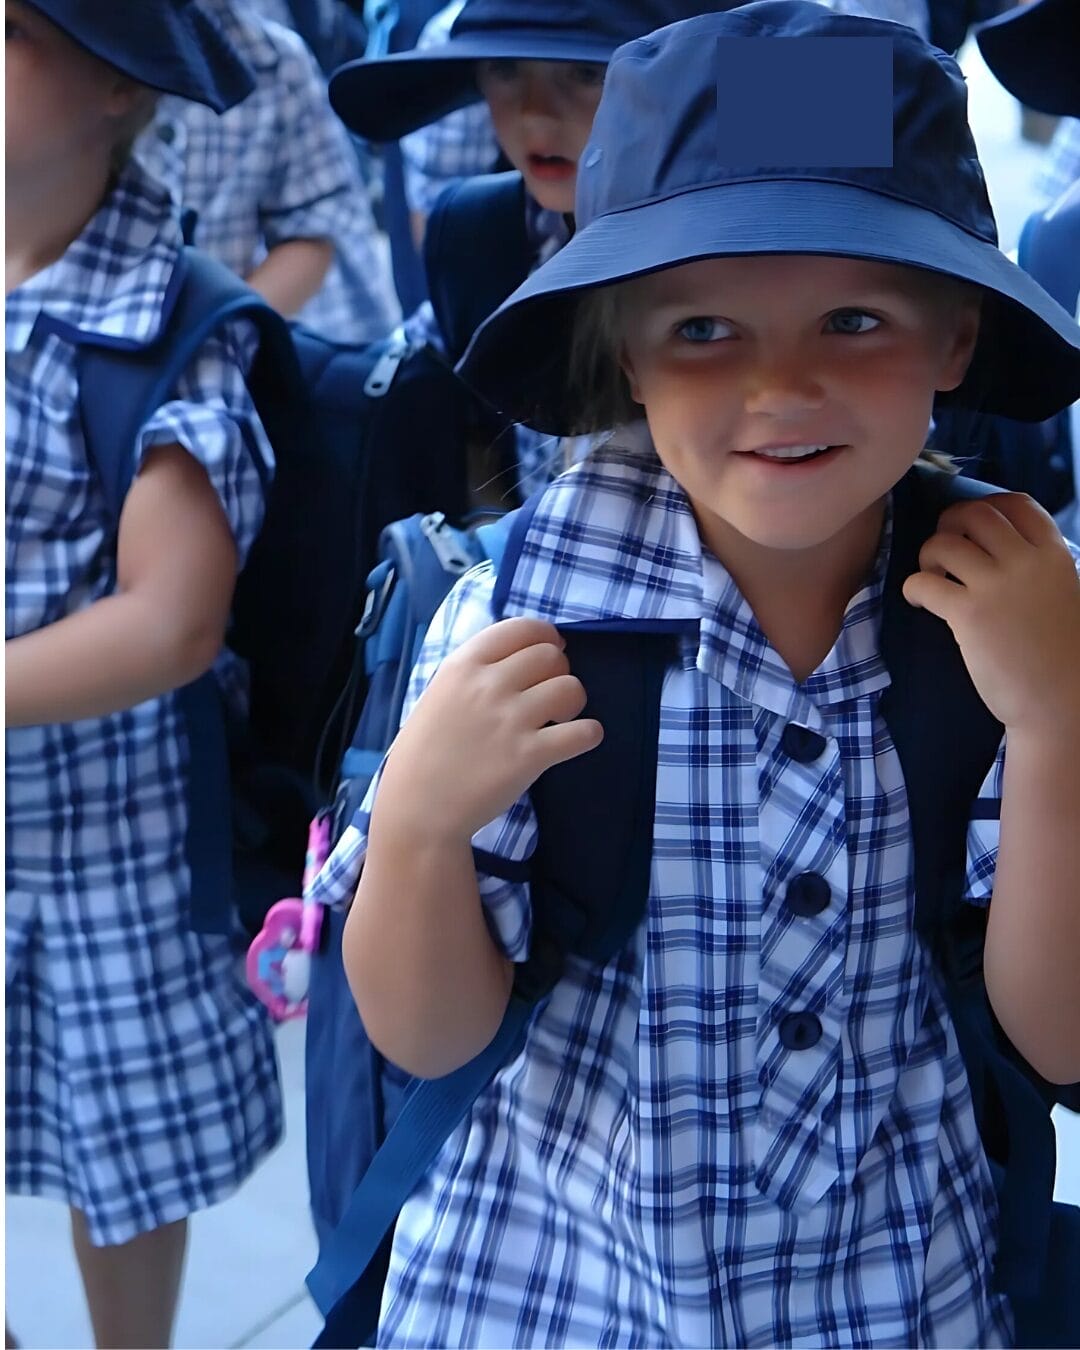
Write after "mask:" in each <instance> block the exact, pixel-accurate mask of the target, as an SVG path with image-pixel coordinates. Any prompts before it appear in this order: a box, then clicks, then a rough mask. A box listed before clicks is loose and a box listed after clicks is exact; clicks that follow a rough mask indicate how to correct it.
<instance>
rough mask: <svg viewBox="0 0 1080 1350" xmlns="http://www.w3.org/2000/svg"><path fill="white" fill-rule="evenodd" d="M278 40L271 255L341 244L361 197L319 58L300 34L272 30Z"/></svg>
mask: <svg viewBox="0 0 1080 1350" xmlns="http://www.w3.org/2000/svg"><path fill="white" fill-rule="evenodd" d="M274 35H275V40H276V42H277V45H278V46H279V49H280V57H281V59H280V62H279V65H278V99H277V116H278V145H279V147H280V155H279V159H278V163H277V166H276V172H275V174H274V176H273V178H272V180H271V182H270V183H269V185H268V187H267V190H266V192H265V194H264V196H263V198H262V200H261V201H260V203H259V224H260V227H261V230H262V236H263V240H264V242H265V244H266V247H267V249H272V248H274V247H276V246H277V245H278V244H282V243H286V242H287V241H289V240H291V239H330V240H337V239H339V238H341V237H343V236H344V235H346V234H347V233H348V231H349V229H350V228H351V226H352V222H353V218H354V215H355V214H356V210H357V203H358V202H359V201H360V200H361V199H362V197H363V193H364V184H363V179H362V178H361V175H360V165H359V162H358V160H357V158H356V154H355V152H354V150H353V148H352V145H351V143H350V141H349V137H348V133H347V132H346V131H345V128H344V126H342V124H341V123H340V122H339V121H338V119H337V118H336V117H335V116H334V113H333V110H332V109H331V107H330V101H329V99H328V97H327V93H326V85H325V82H324V80H323V78H322V75H321V73H320V71H319V68H318V66H317V64H316V63H315V58H314V57H313V56H312V55H311V53H310V52H309V51H308V49H307V48H306V47H305V46H304V44H303V42H302V41H301V39H300V38H298V37H297V36H296V35H295V34H293V33H288V32H286V31H285V30H284V29H281V28H277V27H275V28H274Z"/></svg>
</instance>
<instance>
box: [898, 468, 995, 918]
mask: <svg viewBox="0 0 1080 1350" xmlns="http://www.w3.org/2000/svg"><path fill="white" fill-rule="evenodd" d="M999 490H1000V489H997V488H994V487H991V486H990V485H989V484H987V483H977V482H975V481H973V480H972V479H968V478H961V477H959V476H956V475H953V474H949V473H946V472H944V471H943V470H940V469H933V468H931V467H930V466H928V465H919V466H917V467H916V468H914V469H912V471H911V472H910V473H909V474H907V476H906V477H905V478H904V479H902V480H901V482H900V483H898V484H897V486H896V490H895V493H894V503H895V510H894V523H893V545H892V554H891V558H890V562H889V570H888V575H887V577H886V581H885V596H884V605H883V615H882V629H881V650H882V655H883V657H884V659H885V664H886V666H887V667H888V668H889V671H890V672H891V673H892V677H893V678H892V683H891V684H890V685H889V688H888V689H887V690H886V691H885V694H884V695H883V697H882V700H881V711H882V716H883V717H884V718H885V721H886V723H887V725H888V727H889V732H890V735H891V736H892V739H893V744H894V745H895V746H896V752H897V754H898V755H899V757H900V763H901V766H902V768H903V770H904V782H905V783H906V785H907V795H908V812H909V815H910V818H911V833H912V839H913V844H914V853H915V923H916V927H917V928H918V929H919V930H920V932H921V933H922V934H923V936H924V938H926V939H928V940H930V941H933V940H934V935H935V933H936V930H937V929H938V927H939V926H940V924H941V923H943V922H945V921H947V920H949V919H951V918H952V917H953V912H954V910H955V909H956V907H957V906H958V904H959V898H960V892H961V888H962V885H963V878H964V868H965V856H966V839H967V820H968V816H969V814H970V812H971V806H972V803H973V802H974V800H975V798H976V797H977V795H978V792H979V789H980V787H981V786H982V783H983V780H984V779H985V777H986V775H987V773H989V771H990V767H991V765H992V764H993V762H994V756H995V754H996V753H997V748H998V746H999V745H1000V743H1001V738H1002V736H1003V735H1004V728H1003V727H1002V725H1001V723H1000V722H998V721H997V720H996V719H995V718H994V717H993V716H992V714H991V713H990V711H989V709H988V708H987V707H986V705H985V703H983V701H982V699H981V698H980V697H979V695H978V694H977V693H976V691H975V686H974V685H973V684H972V682H971V677H970V675H969V674H968V672H967V667H966V666H965V665H964V661H963V657H962V656H961V655H960V648H959V647H958V646H957V644H956V639H955V638H954V637H953V635H952V633H951V631H950V630H949V627H948V625H947V624H946V623H944V622H943V621H942V620H941V619H939V618H937V616H936V615H933V614H931V613H929V612H928V611H927V610H923V609H915V608H914V607H913V606H911V605H909V604H908V603H907V601H906V600H905V599H904V597H903V594H902V591H901V588H902V586H903V584H904V581H905V580H906V579H907V578H908V577H909V576H911V574H912V573H913V572H916V571H917V570H918V566H919V550H920V549H921V548H922V546H923V544H924V542H925V541H926V540H927V539H928V538H929V537H930V536H931V535H932V534H933V533H934V530H935V529H936V527H937V519H938V516H939V515H940V514H941V512H942V511H943V510H944V509H945V507H946V506H948V505H950V504H951V503H952V502H957V501H962V500H965V499H972V498H976V497H983V496H988V495H990V494H991V493H993V492H997V491H999Z"/></svg>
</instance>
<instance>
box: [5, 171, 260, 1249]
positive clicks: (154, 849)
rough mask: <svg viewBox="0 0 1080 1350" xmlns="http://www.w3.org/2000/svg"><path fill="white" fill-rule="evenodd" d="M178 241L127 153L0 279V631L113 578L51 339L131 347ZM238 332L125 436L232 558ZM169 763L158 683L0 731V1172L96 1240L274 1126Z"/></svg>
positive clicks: (249, 415)
mask: <svg viewBox="0 0 1080 1350" xmlns="http://www.w3.org/2000/svg"><path fill="white" fill-rule="evenodd" d="M180 244H181V239H180V229H179V223H178V221H177V219H176V217H175V212H174V208H173V207H172V205H171V203H170V202H169V200H168V197H167V195H166V194H165V192H164V190H163V189H162V188H161V187H160V186H159V185H157V184H155V183H154V182H152V180H150V179H148V178H146V177H145V175H144V174H143V173H142V171H141V170H140V169H139V168H138V166H137V165H135V164H134V163H133V164H131V165H129V167H128V169H127V170H126V171H125V173H124V175H123V177H122V178H121V180H120V183H119V185H118V186H117V188H116V189H115V190H114V192H113V193H112V194H111V196H110V197H109V199H108V201H107V202H106V203H105V205H104V206H103V207H102V208H101V210H100V211H99V212H98V214H97V215H96V216H95V217H94V218H93V219H92V220H91V222H90V223H89V225H87V227H86V229H85V230H84V231H83V233H82V235H81V236H80V237H79V239H78V240H76V242H75V243H73V244H72V245H71V247H70V248H69V249H68V250H67V252H66V253H65V254H64V256H63V258H61V259H60V260H59V261H58V262H56V263H54V264H53V265H52V266H51V267H49V268H47V269H46V270H45V271H43V272H41V273H39V274H38V275H37V276H35V277H33V278H31V279H30V280H29V281H28V282H26V283H25V284H24V285H23V286H20V287H19V288H18V289H17V290H15V291H14V292H12V294H11V295H9V296H8V300H7V577H6V598H7V630H6V631H7V637H8V638H14V637H18V636H19V635H20V634H23V633H30V632H34V631H35V630H37V629H39V628H42V627H44V626H45V625H46V624H49V623H53V622H55V621H56V620H58V619H62V618H64V617H65V616H66V615H69V614H73V613H75V612H77V611H80V610H84V609H86V608H87V606H89V605H92V604H93V603H94V602H95V601H96V600H99V599H101V598H102V597H103V596H105V595H108V594H109V593H110V592H111V591H112V589H113V587H114V583H115V574H116V559H115V546H114V545H112V544H111V543H110V539H111V528H110V520H109V514H108V511H107V509H106V506H105V502H104V498H103V496H102V493H101V491H100V488H99V486H98V483H97V480H96V478H95V476H94V474H93V472H92V470H91V467H90V465H89V463H88V461H87V456H86V449H85V445H84V441H83V437H82V431H81V427H80V420H79V405H78V389H77V371H76V347H75V345H74V342H77V341H78V340H79V337H80V335H86V336H88V337H93V338H105V339H108V340H110V341H111V342H113V343H115V344H116V345H121V346H130V347H132V348H136V349H137V348H138V347H140V346H142V345H144V344H145V343H147V342H149V341H150V340H151V339H152V338H153V337H154V336H155V335H156V334H157V332H158V331H159V329H160V327H161V324H162V322H163V319H164V315H165V305H166V303H167V302H166V295H167V289H168V286H169V282H170V278H171V276H172V274H173V269H174V267H175V264H176V260H177V257H178V250H179V247H180ZM73 339H74V342H73ZM251 345H252V337H251V334H250V331H249V329H248V327H247V326H246V325H233V326H232V327H230V328H228V329H227V330H225V331H223V332H222V333H221V334H220V335H219V336H216V337H215V338H213V339H211V340H210V341H208V342H207V343H206V344H205V346H204V347H203V348H202V349H201V350H200V352H199V354H198V355H197V357H196V358H195V360H194V361H193V363H192V365H191V367H190V368H189V369H188V371H187V373H186V375H185V376H184V378H183V381H182V382H181V385H180V387H179V388H178V391H177V395H176V397H175V399H173V400H172V401H171V402H169V403H167V404H165V405H164V406H163V407H161V408H160V409H158V411H157V412H156V413H155V414H154V416H153V417H152V418H151V419H150V421H149V422H148V423H147V424H146V425H145V427H144V428H143V430H142V433H141V436H140V441H139V445H138V446H137V447H133V450H132V453H133V455H134V456H135V459H136V462H138V461H139V460H141V458H142V456H143V455H144V454H145V452H146V451H147V450H148V449H149V448H150V447H152V446H155V445H164V444H170V443H179V444H180V445H182V446H184V447H185V449H187V450H188V451H189V452H190V453H191V454H192V455H194V456H195V458H196V459H197V460H198V461H199V462H200V464H202V465H203V467H204V468H205V470H206V472H207V474H208V476H209V479H210V482H211V483H212V484H213V487H214V489H215V490H216V492H217V494H218V497H219V499H220V501H221V505H222V508H223V510H224V511H225V514H226V517H227V518H228V520H229V523H230V525H231V527H232V531H233V534H234V537H235V539H236V544H237V548H238V551H239V553H240V556H241V557H243V556H244V554H245V553H246V551H247V549H248V547H249V546H250V544H251V542H252V540H253V538H254V536H255V534H256V532H257V530H258V528H259V525H260V522H261V519H262V512H263V498H262V489H261V485H260V479H259V476H258V473H257V471H256V468H255V465H254V464H253V463H252V461H251V457H250V451H249V450H246V449H244V446H243V440H244V437H245V435H246V437H247V439H248V440H249V441H250V442H251V443H252V444H253V445H254V446H256V447H257V449H258V450H259V452H260V453H262V454H264V455H265V456H266V457H267V460H268V462H270V460H269V456H270V449H269V446H268V445H267V443H266V438H265V435H264V433H263V431H262V428H261V426H260V424H259V422H258V418H257V416H256V413H255V410H254V408H253V406H252V404H251V401H250V399H249V397H248V394H247V391H246V389H245V386H244V380H243V374H242V369H243V365H244V363H246V360H247V359H248V356H249V355H250V347H251ZM186 766H187V745H186V741H185V739H184V737H183V735H182V732H181V726H180V722H179V720H178V715H177V709H176V700H175V698H174V696H173V695H165V696H163V697H160V698H152V699H148V700H147V701H146V702H145V703H141V704H139V705H138V706H137V707H135V708H132V709H130V710H129V711H127V712H120V713H116V714H113V715H111V716H108V717H101V718H92V719H87V720H85V721H80V722H75V723H69V724H53V725H48V726H35V727H20V728H14V729H9V731H8V733H7V911H6V914H7V922H6V958H7V968H6V993H7V1064H6V1070H7V1077H6V1083H7V1186H8V1190H9V1191H11V1192H15V1193H18V1194H29V1195H46V1196H51V1197H54V1198H56V1199H60V1200H63V1201H66V1202H67V1203H68V1204H70V1205H72V1206H74V1207H75V1208H77V1209H79V1210H81V1211H82V1212H83V1213H84V1214H85V1215H86V1217H87V1220H88V1224H89V1230H90V1235H91V1239H92V1241H93V1242H94V1243H96V1244H99V1245H101V1244H112V1243H121V1242H126V1241H127V1240H128V1239H130V1238H132V1237H134V1236H135V1235H136V1234H138V1233H140V1232H144V1231H146V1230H148V1229H152V1228H156V1227H158V1226H160V1225H161V1224H165V1223H169V1222H171V1221H172V1220H174V1219H181V1218H183V1217H184V1216H185V1215H186V1214H190V1213H191V1212H192V1211H193V1210H196V1209H200V1208H202V1207H203V1206H206V1205H210V1204H213V1203H214V1202H216V1201H218V1200H222V1199H224V1198H225V1197H226V1196H227V1195H229V1193H230V1192H232V1191H233V1190H234V1189H235V1188H236V1187H237V1186H238V1185H239V1184H240V1182H241V1181H243V1180H244V1178H245V1177H247V1176H248V1174H249V1173H250V1172H251V1171H252V1169H253V1168H254V1167H255V1166H256V1165H257V1164H258V1162H259V1161H260V1159H262V1158H263V1157H264V1156H265V1155H266V1154H267V1153H268V1152H269V1150H270V1149H272V1148H273V1147H274V1146H275V1145H276V1144H277V1142H278V1140H279V1138H280V1136H281V1103H280V1096H279V1089H278V1083H277V1067H276V1061H275V1053H274V1043H273V1038H272V1034H271V1028H270V1026H269V1024H268V1021H267V1018H266V1017H265V1015H264V1011H263V1009H262V1008H261V1006H260V1005H259V1004H258V1003H257V1002H256V1000H255V999H254V998H253V997H252V996H251V994H250V993H249V992H248V991H247V988H246V986H245V984H244V982H243V976H242V969H241V965H240V954H239V952H238V950H237V947H236V946H235V944H234V943H232V942H231V941H230V940H229V939H228V938H226V937H214V936H205V935H196V934H194V933H192V932H191V931H189V926H188V888H189V874H188V869H187V865H186V863H185V860H184V835H185V830H186V824H187V812H186V806H185V777H186Z"/></svg>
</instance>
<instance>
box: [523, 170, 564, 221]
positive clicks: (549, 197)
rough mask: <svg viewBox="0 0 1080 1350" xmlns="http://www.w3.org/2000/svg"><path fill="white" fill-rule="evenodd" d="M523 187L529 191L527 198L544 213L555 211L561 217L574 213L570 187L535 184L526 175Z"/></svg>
mask: <svg viewBox="0 0 1080 1350" xmlns="http://www.w3.org/2000/svg"><path fill="white" fill-rule="evenodd" d="M525 186H526V187H527V188H528V189H529V196H530V197H532V199H533V200H534V201H535V202H536V203H537V204H538V205H539V206H541V207H542V208H543V209H544V210H545V211H557V212H558V213H559V215H561V216H570V215H573V213H574V189H573V187H572V186H571V187H570V188H569V189H567V188H566V187H562V186H560V187H553V186H552V185H551V184H550V183H537V182H536V181H535V180H534V179H532V178H531V177H529V176H528V175H526V177H525Z"/></svg>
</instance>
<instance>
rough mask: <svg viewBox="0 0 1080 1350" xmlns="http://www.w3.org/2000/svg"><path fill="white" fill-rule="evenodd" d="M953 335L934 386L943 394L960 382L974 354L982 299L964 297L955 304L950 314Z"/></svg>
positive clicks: (977, 338)
mask: <svg viewBox="0 0 1080 1350" xmlns="http://www.w3.org/2000/svg"><path fill="white" fill-rule="evenodd" d="M952 320H953V323H952V334H951V338H950V342H949V347H948V349H947V351H946V352H945V356H944V359H943V361H942V366H941V371H940V373H939V375H938V381H937V389H938V392H939V393H946V392H947V391H948V390H950V389H955V388H956V387H957V386H958V385H959V384H961V383H962V382H963V379H964V376H965V375H966V374H967V369H968V366H970V365H971V358H972V356H973V355H974V353H975V344H976V343H977V342H978V340H979V328H980V326H981V323H982V299H981V296H980V297H976V296H965V297H964V298H963V299H962V300H960V302H959V303H958V305H957V307H956V309H955V311H954V312H953V315H952Z"/></svg>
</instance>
